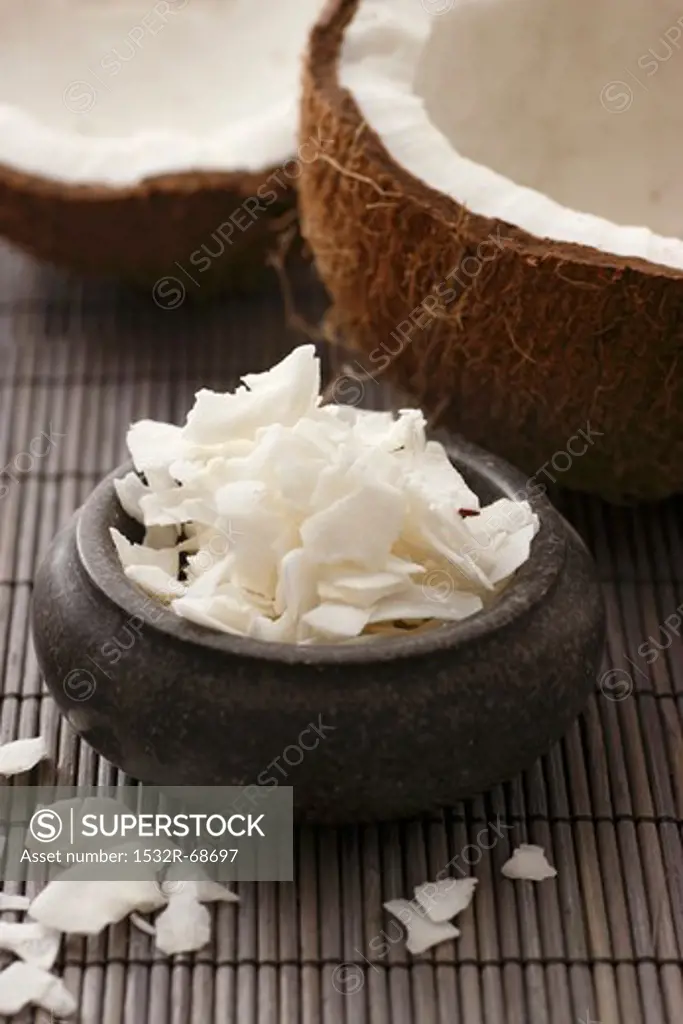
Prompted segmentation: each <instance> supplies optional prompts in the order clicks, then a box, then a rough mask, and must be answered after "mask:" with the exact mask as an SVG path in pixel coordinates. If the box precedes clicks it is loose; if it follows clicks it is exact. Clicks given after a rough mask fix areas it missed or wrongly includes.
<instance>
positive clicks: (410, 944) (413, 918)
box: [384, 899, 460, 956]
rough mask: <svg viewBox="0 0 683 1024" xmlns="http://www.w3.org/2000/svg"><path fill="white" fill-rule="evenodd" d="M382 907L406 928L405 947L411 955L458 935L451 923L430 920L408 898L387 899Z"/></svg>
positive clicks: (455, 937)
mask: <svg viewBox="0 0 683 1024" xmlns="http://www.w3.org/2000/svg"><path fill="white" fill-rule="evenodd" d="M384 908H385V910H388V911H389V913H390V914H393V915H394V917H397V918H398V919H399V921H400V922H401V924H402V925H403V926H404V928H405V929H406V933H407V938H406V949H407V950H408V952H409V953H412V954H413V956H417V955H418V954H419V953H424V952H425V951H426V950H427V949H431V947H432V946H437V945H438V944H439V943H441V942H448V941H449V939H457V938H458V936H459V935H460V932H459V930H458V929H457V928H456V927H455V926H454V925H452V924H448V923H438V924H437V923H436V922H435V921H431V920H430V919H429V918H428V917H426V916H425V914H424V911H423V910H422V908H421V907H419V906H416V905H415V904H414V903H412V902H411V901H410V900H401V899H398V900H388V901H387V902H386V903H385V904H384Z"/></svg>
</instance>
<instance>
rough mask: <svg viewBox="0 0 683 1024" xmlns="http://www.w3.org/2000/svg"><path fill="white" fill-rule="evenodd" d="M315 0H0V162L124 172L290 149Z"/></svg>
mask: <svg viewBox="0 0 683 1024" xmlns="http://www.w3.org/2000/svg"><path fill="white" fill-rule="evenodd" d="M321 6H322V0H270V2H262V3H258V4H255V3H254V2H253V0H124V2H122V3H119V2H116V3H112V2H111V0H50V2H49V3H45V2H44V0H21V2H20V3H17V2H16V0H0V25H1V26H2V30H1V31H0V165H1V164H5V165H7V166H9V167H11V168H13V169H16V170H19V171H23V172H28V173H34V174H40V175H43V176H46V177H49V178H52V179H57V180H60V181H63V182H71V183H101V184H111V185H130V184H134V183H136V182H139V181H140V180H141V179H144V178H146V177H149V176H151V175H156V174H163V173H166V172H182V171H198V170H206V171H231V170H237V171H261V170H264V169H267V168H269V167H272V166H276V165H279V164H281V163H283V162H284V161H285V160H287V159H288V158H289V157H291V156H292V155H294V154H295V153H296V132H297V113H298V95H299V79H300V57H301V53H302V51H303V49H304V47H305V43H306V39H307V35H308V32H309V29H310V27H311V24H312V23H313V22H314V21H315V18H316V16H317V14H318V13H319V11H320V8H321Z"/></svg>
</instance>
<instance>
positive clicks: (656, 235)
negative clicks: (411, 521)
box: [299, 0, 683, 499]
mask: <svg viewBox="0 0 683 1024" xmlns="http://www.w3.org/2000/svg"><path fill="white" fill-rule="evenodd" d="M433 6H434V5H431V4H428V3H420V2H419V0H331V2H330V3H329V4H328V6H327V7H326V8H325V12H324V14H323V15H322V16H321V19H320V21H319V22H318V24H317V26H316V27H315V29H314V31H313V33H312V37H311V43H310V47H309V53H308V58H307V69H306V72H305V85H304V99H303V106H302V124H301V138H302V139H305V138H307V137H308V135H309V134H310V133H311V132H312V131H314V130H316V129H318V128H319V129H320V130H321V131H322V132H323V133H324V135H325V137H326V138H328V139H331V140H333V141H332V143H331V144H330V145H329V146H328V147H327V149H326V151H325V153H324V154H322V156H321V159H319V160H317V161H316V162H315V163H312V164H308V165H305V166H304V167H303V168H302V177H301V181H300V184H299V196H300V207H301V213H302V231H303V234H304V236H305V237H306V238H307V240H308V242H309V243H310V245H311V248H312V250H313V253H314V256H315V259H316V263H317V266H318V270H319V272H320V275H321V276H322V279H323V281H324V283H325V285H326V287H327V289H328V291H329V292H330V294H331V296H332V299H333V301H334V306H335V310H334V316H333V318H332V320H333V321H334V322H336V324H337V326H338V327H340V328H341V329H342V331H343V333H344V337H345V341H346V342H347V343H349V344H352V345H353V346H354V347H355V348H356V349H357V350H359V352H360V353H362V354H360V355H359V358H358V372H359V373H362V371H363V370H367V371H369V372H370V373H372V374H373V376H377V375H381V374H382V373H383V372H385V371H386V374H387V375H388V376H389V377H390V378H391V379H393V380H394V381H396V382H397V383H398V384H400V385H401V386H402V387H403V388H404V389H405V390H406V391H407V392H408V393H410V394H411V395H412V397H413V398H414V399H415V400H416V401H417V402H418V403H419V405H420V406H421V407H422V408H424V409H425V411H426V412H427V413H428V414H434V413H437V412H438V413H439V414H441V415H442V422H444V423H445V424H446V425H447V426H449V427H451V428H453V429H456V430H458V431H460V432H461V433H463V434H464V435H465V436H467V437H469V438H471V439H472V440H473V441H476V442H479V443H480V444H481V445H483V446H484V447H486V448H488V449H490V450H492V451H495V452H497V453H498V454H500V455H503V456H506V457H507V458H509V459H510V460H511V461H512V462H513V463H515V464H517V465H519V466H520V467H521V468H522V469H524V470H525V471H526V472H527V473H530V474H534V478H535V479H534V481H533V482H532V484H533V486H540V487H543V486H544V485H545V486H547V485H549V484H550V483H552V481H553V479H554V480H556V481H558V482H560V483H561V484H562V485H571V486H574V487H578V488H582V489H586V490H589V491H594V492H596V493H599V494H601V495H604V496H606V497H608V498H614V499H625V498H629V497H642V498H660V497H664V496H665V495H668V494H671V493H673V492H676V491H679V490H681V489H683V360H682V359H681V352H682V351H683V241H682V240H681V239H683V216H682V214H681V203H680V201H679V200H680V186H679V183H678V182H679V175H678V172H677V169H678V166H679V163H680V159H679V157H680V152H681V147H682V146H683V143H682V141H681V140H682V138H683V136H681V133H680V132H678V131H676V130H674V128H673V125H674V124H675V123H677V120H676V119H677V118H678V114H677V112H676V110H677V107H676V104H677V97H678V94H679V89H678V88H677V86H676V82H677V81H678V82H679V84H680V82H681V81H683V62H681V61H677V60H672V61H671V62H670V64H669V63H666V62H667V61H668V60H669V57H670V56H671V55H672V53H673V52H674V50H673V47H672V45H671V39H672V35H673V38H674V40H675V39H676V38H677V36H676V31H675V30H676V29H677V28H678V24H679V20H680V10H679V9H678V8H677V7H676V4H675V3H674V2H673V0H664V2H663V3H658V4H645V3H642V2H640V0H625V2H624V3H620V4H613V3H607V2H605V0H598V2H595V3H591V4H588V5H585V4H581V3H576V0H560V2H559V3H557V4H552V5H549V4H548V3H546V2H544V0H518V2H516V3H507V2H505V0H490V2H487V3H471V2H466V0H453V2H452V3H449V4H441V5H440V10H439V11H438V12H437V13H439V14H440V15H442V16H440V17H435V16H434V15H433V14H432V13H430V12H431V11H432V9H433ZM667 12H668V13H667ZM666 25H671V26H674V31H673V33H672V32H669V33H668V35H667V33H666V32H664V31H663V26H666ZM678 35H680V32H679V33H678ZM579 38H580V39H581V45H580V46H579V47H577V46H576V45H575V44H574V41H575V40H576V39H579ZM511 40H513V41H514V44H513V45H511ZM648 45H649V47H650V49H649V50H648V49H647V47H648ZM638 54H641V56H640V57H638ZM492 68H495V74H492V72H491V69H492ZM657 72H659V73H657ZM622 79H623V80H622ZM638 83H639V84H638ZM671 236H675V237H671Z"/></svg>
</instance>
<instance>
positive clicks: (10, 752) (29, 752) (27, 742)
mask: <svg viewBox="0 0 683 1024" xmlns="http://www.w3.org/2000/svg"><path fill="white" fill-rule="evenodd" d="M47 757H48V748H47V743H46V741H45V738H44V737H43V736H34V737H31V738H30V739H22V740H12V741H11V742H10V743H4V744H3V745H2V746H0V775H4V776H10V775H20V774H21V773H22V772H28V771H30V770H31V768H34V767H35V765H37V764H38V762H39V761H43V760H45V758H47Z"/></svg>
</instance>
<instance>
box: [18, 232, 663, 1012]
mask: <svg viewBox="0 0 683 1024" xmlns="http://www.w3.org/2000/svg"><path fill="white" fill-rule="evenodd" d="M304 292H305V294H304V301H305V302H306V303H308V310H309V313H310V315H311V317H315V315H316V314H317V313H319V311H320V310H321V309H322V297H321V296H320V295H319V294H316V293H314V291H313V290H312V288H311V287H309V286H308V285H307V286H306V287H305V288H304ZM299 341H301V337H300V336H296V335H294V334H292V333H288V332H287V331H286V330H285V328H284V318H283V310H282V305H281V301H280V295H279V291H278V289H277V287H276V286H275V284H274V282H273V287H272V288H271V289H270V290H266V291H264V292H261V293H259V294H258V295H256V296H255V297H253V298H252V299H251V300H249V299H237V300H233V301H222V302H220V303H214V304H212V305H209V304H207V305H205V306H204V307H203V308H200V309H194V310H190V309H188V308H186V307H185V305H184V304H183V305H181V306H180V307H179V308H177V309H174V310H166V311H163V310H160V309H158V308H157V307H156V306H155V305H154V303H153V302H152V301H151V298H150V296H149V295H139V296H131V295H129V294H126V293H124V292H123V291H119V290H117V289H116V288H115V287H114V286H110V285H107V284H87V285H84V284H82V283H81V282H79V281H70V280H67V279H65V278H63V277H61V276H59V275H58V274H56V273H53V272H51V271H48V270H44V269H40V268H38V267H37V266H36V265H35V264H33V263H32V262H31V261H30V260H28V259H26V258H25V257H22V256H19V255H17V254H16V253H12V252H10V251H9V250H7V249H0V357H1V358H0V448H1V449H2V451H1V456H2V460H1V465H3V466H4V465H6V464H8V463H10V462H11V461H12V460H13V459H14V458H15V456H16V455H17V454H18V453H25V452H27V451H28V450H29V448H28V446H29V445H30V442H31V440H32V439H33V438H34V437H36V436H38V435H40V434H41V432H42V431H46V432H47V431H50V430H52V431H53V433H54V434H56V433H58V434H60V435H63V436H60V437H59V438H57V439H56V440H55V442H54V444H53V445H52V446H51V449H50V451H49V453H48V454H47V455H45V457H43V458H34V459H33V462H32V463H31V465H30V466H29V460H28V459H24V460H20V463H21V465H22V467H25V468H26V471H25V472H22V473H21V475H19V476H18V477H17V478H16V480H14V481H13V482H12V483H11V485H10V486H9V489H8V491H7V493H6V494H4V497H3V498H2V500H1V501H0V624H1V629H0V659H1V664H2V680H3V687H4V699H3V703H2V720H1V739H2V740H3V741H4V740H8V739H11V738H14V737H16V736H23V735H32V734H35V733H36V732H37V731H38V730H41V731H42V732H43V733H44V734H45V735H46V736H47V737H48V738H49V741H50V743H51V744H53V747H54V750H55V751H56V753H57V756H58V759H59V762H60V764H61V765H62V766H63V767H64V768H65V769H66V771H67V773H69V772H70V773H71V777H72V779H73V780H74V781H79V782H95V781H99V782H109V781H111V780H112V779H113V778H114V777H115V773H114V772H113V769H111V768H110V767H109V766H107V765H106V764H104V763H102V762H101V761H100V759H99V758H97V757H96V756H95V754H94V753H93V751H92V750H90V749H88V748H86V747H85V746H84V745H82V744H81V743H80V742H78V741H77V740H76V738H75V736H74V734H73V733H72V732H71V731H70V730H69V729H68V728H67V727H66V726H65V725H64V723H63V722H62V721H61V720H60V718H59V716H58V715H57V713H56V711H55V708H54V705H53V704H52V701H51V700H50V699H49V698H48V697H47V696H46V695H45V694H44V692H43V690H42V688H41V680H40V677H39V674H38V671H37V667H36V661H35V657H34V654H33V651H32V648H31V644H30V640H29V636H28V627H27V622H28V607H29V601H30V596H31V579H32V575H33V572H34V569H35V566H36V563H37V561H38V560H39V559H40V557H41V555H42V553H43V552H44V550H45V548H46V546H47V544H48V543H49V541H50V539H51V537H52V536H53V534H54V533H55V531H56V530H57V529H58V528H59V526H60V525H61V524H63V523H65V522H66V520H67V519H68V518H69V516H70V515H71V513H72V512H73V510H74V509H76V508H77V507H78V505H79V504H80V503H81V502H82V501H83V500H84V499H85V497H86V496H87V494H88V493H89V492H90V490H91V489H92V488H93V486H94V485H95V483H96V482H97V481H98V480H99V479H100V477H102V476H103V475H104V474H105V473H107V472H108V471H109V470H110V469H111V468H113V467H114V466H115V465H116V464H117V463H118V462H119V461H121V459H122V457H123V455H124V435H125V430H126V427H127V425H128V424H129V423H130V422H131V421H132V420H134V419H137V418H140V417H155V418H161V419H170V420H180V419H182V417H183V415H184V413H185V411H186V410H187V408H188V407H189V405H190V403H191V399H192V395H193V392H194V391H195V390H196V389H197V388H198V387H200V386H201V385H209V386H211V387H214V388H218V389H220V388H223V387H231V386H233V385H234V384H235V382H236V378H237V376H238V374H239V373H240V372H244V371H254V370H258V369H262V368H266V367H267V366H268V365H270V364H271V363H272V362H273V361H274V360H275V359H276V357H277V356H278V355H280V354H281V353H284V352H285V351H286V350H288V349H289V348H290V347H291V346H292V345H293V344H295V343H297V342H299ZM37 447H38V446H37V445H36V446H34V448H37ZM5 482H6V483H7V481H5ZM0 493H4V492H1V491H0ZM559 500H560V503H561V506H562V508H563V510H564V512H565V514H566V515H567V516H568V517H569V518H570V520H571V521H572V522H573V523H574V524H575V525H576V527H577V528H578V530H579V531H580V532H581V534H582V535H583V536H584V538H585V539H586V540H587V542H588V543H589V545H590V546H591V548H592V550H593V551H594V553H595V555H596V558H597V562H598V565H599V570H600V574H601V579H602V581H603V584H604V591H605V597H606V600H607V604H608V610H609V621H610V634H609V650H608V660H606V662H605V665H604V669H603V671H608V670H613V671H612V674H611V675H609V676H607V677H604V678H603V679H602V686H600V685H598V684H596V691H595V695H594V697H593V698H592V699H591V701H590V704H589V706H588V707H587V709H586V712H585V714H584V715H583V716H582V718H581V719H580V720H579V721H577V722H576V723H575V725H574V726H573V728H572V729H571V730H570V732H569V733H568V735H567V736H566V738H565V740H564V741H563V742H562V743H561V744H559V745H558V746H556V747H555V748H554V749H553V750H552V751H551V753H550V754H549V755H548V756H547V757H546V758H544V759H543V761H542V762H539V763H538V764H536V765H535V767H534V768H533V769H532V770H531V771H529V772H528V773H527V774H526V775H525V776H523V777H521V778H517V779H515V780H513V781H512V782H510V783H509V784H508V785H505V786H500V787H498V788H497V789H496V790H494V791H493V792H491V793H489V794H487V795H486V797H484V798H480V799H477V800H474V801H473V802H471V803H468V804H466V805H465V804H463V805H458V806H456V807H453V808H450V809H449V810H448V811H446V812H444V813H443V816H442V817H440V818H437V819H426V820H420V821H412V822H405V823H401V824H387V825H381V826H378V827H364V828H358V829H355V828H348V829H343V830H330V829H313V828H308V829H306V830H303V831H301V832H300V833H299V834H298V837H297V860H296V864H297V868H296V870H297V880H296V883H295V884H291V885H290V884H287V885H275V884H259V885H255V884H253V885H247V884H244V885H240V886H239V887H238V888H239V892H240V897H241V902H240V904H239V906H238V908H237V909H236V910H235V908H233V907H231V906H224V907H221V908H220V910H219V911H218V913H217V915H216V918H215V929H214V939H213V943H212V945H211V946H210V947H208V948H207V949H206V950H204V951H203V952H202V953H201V954H199V955H197V956H195V957H177V958H175V959H173V960H169V959H167V958H164V957H161V956H155V955H154V954H153V952H152V951H151V949H150V940H149V939H148V938H147V936H145V935H143V934H141V933H139V932H137V931H135V930H134V929H129V927H128V925H127V924H122V925H119V926H117V927H115V928H113V929H111V930H109V931H108V932H107V933H105V934H104V935H102V936H99V937H96V938H94V939H91V940H88V941H83V940H80V939H76V940H73V941H70V942H69V943H68V944H67V945H66V952H65V956H64V958H63V963H62V965H61V967H60V973H63V975H64V977H65V980H66V982H67V984H68V986H69V987H70V988H71V990H72V991H73V992H74V994H76V995H77V996H78V998H79V1002H80V1011H79V1012H80V1017H79V1018H78V1019H79V1020H82V1021H84V1022H88V1024H91V1022H92V1024H95V1022H97V1024H100V1022H101V1024H145V1022H149V1024H233V1022H234V1024H271V1022H272V1024H299V1022H301V1024H352V1022H353V1024H596V1022H600V1024H664V1022H666V1024H682V1022H683V976H682V972H681V963H682V957H683V834H682V822H683V742H682V738H681V736H682V730H681V722H682V714H683V657H682V648H681V641H680V639H678V638H677V637H676V636H675V634H674V633H673V631H672V630H671V629H670V628H668V627H664V626H663V625H662V624H663V623H664V620H665V619H666V618H667V617H670V616H671V615H672V614H673V613H674V611H675V609H676V608H677V607H679V606H681V605H682V604H683V500H681V499H677V500H674V501H670V502H668V503H665V504H662V505H659V506H657V507H653V508H649V509H638V510H635V511H634V510H615V509H610V508H608V507H606V506H603V505H602V504H600V503H599V502H598V501H595V500H586V499H580V498H578V497H576V496H561V497H560V499H559ZM682 617H683V616H682ZM665 628H667V629H668V636H667V633H666V632H665V631H664V630H665ZM648 638H653V639H654V640H656V641H657V642H658V643H659V644H660V645H661V646H662V647H664V645H665V644H667V643H668V645H669V646H668V647H666V649H664V650H662V652H661V653H660V654H659V655H658V657H657V659H656V660H655V661H654V662H653V663H652V664H649V665H648V664H646V660H645V659H644V658H643V657H642V656H639V655H638V653H637V648H638V646H639V645H640V644H642V643H643V642H645V641H647V640H648ZM229 741H230V738H229V736H226V742H229ZM65 781H66V780H65ZM292 781H293V784H294V785H295V786H296V779H295V778H292ZM496 822H503V823H504V824H505V825H506V829H505V830H504V832H503V830H502V829H501V832H503V838H501V839H500V840H499V841H497V842H495V843H493V844H492V845H493V848H492V849H491V850H490V851H484V852H483V855H482V856H481V859H480V860H479V861H478V863H476V865H475V866H474V867H473V869H472V870H473V872H474V874H475V875H476V876H477V877H478V878H479V880H480V882H479V887H478V890H477V894H476V896H475V900H474V903H473V905H472V907H471V908H470V909H469V910H468V911H466V912H465V913H464V914H463V915H462V916H461V918H460V919H459V921H458V924H459V925H460V927H461V929H462V937H461V938H460V940H459V941H458V942H457V943H456V944H453V943H447V944H444V945H442V946H439V947H437V948H436V950H435V951H433V953H431V954H427V955H426V956H424V957H419V958H411V957H410V956H409V955H408V954H407V953H406V952H405V948H404V945H403V942H402V941H400V940H399V939H397V931H396V930H395V927H394V926H392V925H390V923H389V921H390V919H389V918H388V916H387V915H386V914H385V913H384V912H383V910H382V902H383V901H384V900H386V899H390V898H392V897H399V896H403V897H410V896H411V895H412V887H413V886H414V885H415V884H417V883H419V882H421V881H423V880H425V879H426V878H428V877H433V876H434V875H435V874H436V873H437V872H438V871H439V870H440V869H441V868H442V867H443V866H444V865H445V864H446V863H447V862H448V861H449V860H450V859H451V858H452V857H453V856H455V855H456V854H457V853H458V852H459V851H462V850H464V848H465V847H466V845H467V844H475V843H476V836H477V834H478V833H479V832H480V831H481V829H482V827H483V826H484V825H486V824H487V823H493V824H495V823H496ZM489 841H490V840H489ZM526 841H531V842H537V843H539V844H541V845H542V846H544V847H545V848H546V851H547V852H548V854H549V857H550V859H551V861H552V863H554V864H555V865H556V867H557V870H558V876H557V879H556V880H555V881H548V882H544V883H543V884H541V885H538V886H533V885H531V884H530V883H512V882H510V881H506V880H505V879H503V878H502V877H501V875H500V870H499V869H500V866H501V865H502V864H503V862H504V861H505V860H506V858H507V857H508V856H509V853H510V848H511V847H512V846H516V845H518V844H519V843H521V842H526ZM479 852H480V853H481V851H479ZM466 859H467V858H466ZM472 859H473V858H472ZM12 888H13V887H12V886H10V885H9V884H8V886H7V889H8V890H9V891H11V890H12ZM383 931H384V932H385V933H386V938H384V937H383V936H382V932H383ZM16 1019H19V1020H21V1021H22V1022H23V1021H28V1020H37V1021H40V1020H45V1019H46V1018H45V1017H44V1016H42V1017H41V1015H39V1014H38V1015H36V1016H31V1015H29V1014H25V1015H24V1016H23V1017H22V1018H16Z"/></svg>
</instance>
